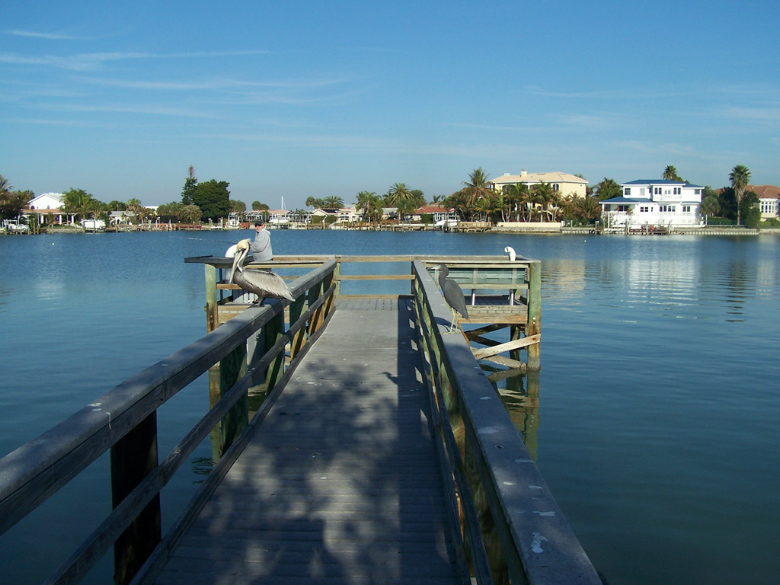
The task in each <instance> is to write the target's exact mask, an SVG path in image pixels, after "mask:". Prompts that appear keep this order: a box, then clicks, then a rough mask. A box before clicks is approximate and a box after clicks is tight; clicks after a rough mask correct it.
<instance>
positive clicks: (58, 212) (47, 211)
mask: <svg viewBox="0 0 780 585" xmlns="http://www.w3.org/2000/svg"><path fill="white" fill-rule="evenodd" d="M63 203H64V202H63V195H62V193H42V194H40V195H38V196H37V197H33V198H32V199H30V201H29V203H28V204H27V208H26V209H24V210H23V213H24V215H28V216H29V215H37V216H38V223H39V224H40V225H44V224H47V223H54V222H56V223H58V224H60V225H62V222H63V220H64V219H65V218H67V223H69V224H73V222H74V218H75V217H76V214H75V213H65V212H64V211H63V210H62V206H63Z"/></svg>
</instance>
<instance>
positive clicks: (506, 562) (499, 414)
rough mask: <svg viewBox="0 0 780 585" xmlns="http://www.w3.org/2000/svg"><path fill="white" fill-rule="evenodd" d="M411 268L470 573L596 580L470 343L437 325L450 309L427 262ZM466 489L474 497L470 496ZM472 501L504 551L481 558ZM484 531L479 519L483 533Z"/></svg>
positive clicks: (536, 581)
mask: <svg viewBox="0 0 780 585" xmlns="http://www.w3.org/2000/svg"><path fill="white" fill-rule="evenodd" d="M413 272H414V276H415V280H414V287H415V305H416V310H417V314H418V325H419V335H420V337H421V344H420V345H421V347H422V349H423V351H424V354H425V359H426V362H427V363H426V374H427V378H428V379H427V382H428V384H429V387H430V388H431V391H432V392H433V393H434V397H435V398H434V400H433V406H434V408H436V409H438V410H439V413H438V416H436V415H435V418H437V420H438V422H439V424H440V426H441V429H439V437H440V438H439V440H440V441H442V442H443V445H444V447H445V448H446V450H447V452H448V454H449V455H448V457H449V458H450V459H451V460H452V461H453V462H454V467H453V471H452V474H453V477H452V478H451V479H452V481H454V482H455V483H456V485H457V486H458V490H459V495H460V497H461V501H462V509H463V512H464V519H465V523H466V526H465V527H464V531H465V532H466V533H467V534H466V537H465V538H464V540H465V541H466V542H468V543H470V544H471V545H472V551H471V552H472V555H471V556H472V566H473V568H474V573H475V577H476V578H477V579H478V582H479V583H489V582H490V579H489V576H485V574H484V573H485V571H484V570H480V567H484V564H485V563H488V564H489V565H490V569H491V572H492V574H493V579H494V580H496V581H499V582H500V581H502V580H503V579H499V578H497V577H500V576H502V575H505V574H506V573H508V574H509V580H510V582H512V583H529V584H532V585H542V584H544V585H547V584H549V585H553V584H559V583H567V584H582V585H600V584H601V580H600V578H599V576H598V574H597V572H596V570H595V569H594V568H593V565H592V564H591V563H590V560H589V559H588V557H587V555H586V554H585V551H584V550H583V549H582V546H581V545H580V543H579V541H578V540H577V538H576V536H575V535H574V532H573V531H572V529H571V527H570V526H569V524H568V522H567V521H566V519H565V518H564V516H563V513H562V512H561V510H560V508H559V507H558V504H557V503H556V502H555V499H554V498H553V496H552V493H551V492H550V490H549V488H548V487H547V484H546V483H545V481H544V479H543V478H542V475H541V473H540V472H539V469H538V468H537V466H536V464H535V463H534V461H533V459H532V458H531V456H530V455H529V453H528V451H527V450H526V448H525V445H524V444H523V441H522V439H521V437H520V435H519V434H518V432H517V430H516V429H515V427H514V425H513V424H512V421H511V419H510V418H509V415H508V414H507V412H506V410H505V409H504V407H503V405H502V404H501V401H500V399H499V397H498V395H497V394H496V392H495V390H494V389H493V387H492V386H491V385H490V383H489V382H488V380H487V378H485V376H484V375H483V374H482V373H481V372H480V371H479V367H478V365H477V362H476V360H475V359H474V357H473V355H472V353H471V350H470V348H469V345H468V343H466V341H465V340H464V338H463V336H462V335H460V334H459V333H455V334H448V333H443V331H446V330H447V329H448V327H449V324H450V320H451V319H452V316H451V313H450V310H449V308H448V306H447V305H446V303H445V302H444V299H443V297H442V296H441V294H440V293H439V291H438V288H437V286H436V284H435V283H434V282H433V279H432V278H431V275H430V274H429V272H428V270H427V269H426V267H425V264H424V263H423V262H421V261H415V262H414V264H413ZM456 436H457V437H458V438H457V440H456V439H455V437H456ZM460 461H462V462H465V463H459V462H460ZM463 478H467V480H466V482H465V483H464V481H463ZM472 493H473V494H474V497H475V501H474V502H473V504H472V503H471V502H469V501H468V499H469V497H468V496H469V494H472ZM472 507H474V509H479V510H480V512H481V514H480V515H485V514H488V515H490V516H492V521H493V524H494V526H495V532H496V533H497V534H496V536H497V538H498V540H499V542H500V550H501V553H502V555H501V557H502V558H499V559H496V558H495V557H493V556H492V555H491V556H490V557H489V558H485V559H482V558H480V556H481V555H483V554H484V547H480V544H481V543H480V542H475V540H476V539H477V538H476V537H475V533H476V532H478V531H475V526H476V525H477V523H478V519H477V516H478V515H477V514H476V513H472V514H470V513H469V509H470V508H472ZM486 531H487V526H486V525H485V524H482V532H483V537H484V536H485V532H486ZM480 548H481V550H480ZM492 552H493V551H492Z"/></svg>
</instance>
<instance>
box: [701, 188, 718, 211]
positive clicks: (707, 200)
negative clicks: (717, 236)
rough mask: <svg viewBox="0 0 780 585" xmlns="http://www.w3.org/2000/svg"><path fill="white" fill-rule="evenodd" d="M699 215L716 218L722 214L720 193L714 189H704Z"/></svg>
mask: <svg viewBox="0 0 780 585" xmlns="http://www.w3.org/2000/svg"><path fill="white" fill-rule="evenodd" d="M699 213H701V214H703V215H707V216H716V215H718V214H719V213H720V201H719V200H718V193H717V191H715V189H713V188H712V187H704V191H703V192H702V197H701V206H700V207H699Z"/></svg>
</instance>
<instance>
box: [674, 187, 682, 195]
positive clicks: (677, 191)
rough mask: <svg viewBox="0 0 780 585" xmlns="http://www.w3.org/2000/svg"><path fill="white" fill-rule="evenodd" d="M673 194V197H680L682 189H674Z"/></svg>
mask: <svg viewBox="0 0 780 585" xmlns="http://www.w3.org/2000/svg"><path fill="white" fill-rule="evenodd" d="M674 194H675V195H682V188H681V187H675V188H674Z"/></svg>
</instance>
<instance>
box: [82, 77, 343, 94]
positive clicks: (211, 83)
mask: <svg viewBox="0 0 780 585" xmlns="http://www.w3.org/2000/svg"><path fill="white" fill-rule="evenodd" d="M80 81H83V82H85V83H90V84H93V85H100V86H104V87H120V88H124V89H152V90H161V91H191V90H195V89H198V90H241V89H246V88H250V89H251V88H278V89H318V88H323V87H329V86H333V85H337V84H340V83H343V80H342V79H327V80H312V81H242V80H237V79H222V78H215V79H210V80H207V81H196V82H193V81H184V82H182V81H149V80H135V81H129V80H126V79H110V78H97V77H82V78H80Z"/></svg>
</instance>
